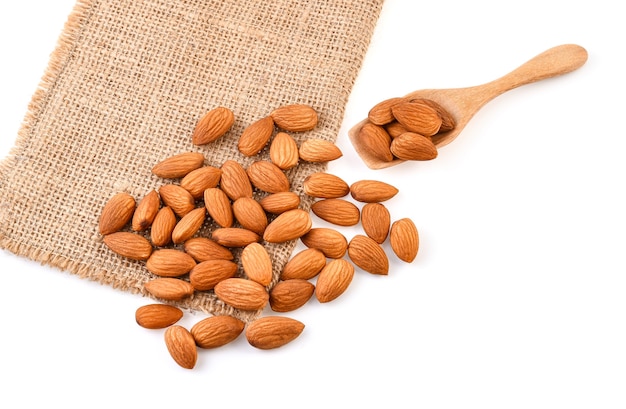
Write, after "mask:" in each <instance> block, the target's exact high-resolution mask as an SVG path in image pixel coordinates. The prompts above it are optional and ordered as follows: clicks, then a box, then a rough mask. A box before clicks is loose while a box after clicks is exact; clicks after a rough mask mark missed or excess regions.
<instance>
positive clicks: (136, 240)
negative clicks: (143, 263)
mask: <svg viewBox="0 0 626 409" xmlns="http://www.w3.org/2000/svg"><path fill="white" fill-rule="evenodd" d="M104 244H106V245H107V247H108V248H109V249H111V250H112V251H113V252H114V253H117V254H119V255H120V256H123V257H126V258H129V259H132V260H147V259H148V257H150V254H152V244H150V242H149V241H148V239H146V238H145V237H143V236H140V235H138V234H135V233H130V232H123V231H118V232H115V233H111V234H107V235H106V236H104Z"/></svg>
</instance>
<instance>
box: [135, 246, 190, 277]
mask: <svg viewBox="0 0 626 409" xmlns="http://www.w3.org/2000/svg"><path fill="white" fill-rule="evenodd" d="M195 265H196V262H195V260H194V259H193V258H192V257H191V256H190V255H189V254H187V253H185V252H183V251H180V250H177V249H159V250H155V251H153V252H152V255H151V256H150V258H149V259H148V261H146V268H147V269H148V271H150V272H151V273H152V274H154V275H157V276H159V277H180V276H182V275H185V274H187V273H188V272H189V271H191V269H192V268H194V267H195Z"/></svg>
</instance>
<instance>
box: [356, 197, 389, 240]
mask: <svg viewBox="0 0 626 409" xmlns="http://www.w3.org/2000/svg"><path fill="white" fill-rule="evenodd" d="M361 225H362V226H363V230H364V231H365V234H367V235H368V236H369V237H370V238H372V239H373V240H374V241H375V242H376V243H378V244H382V243H384V241H385V240H387V236H388V235H389V228H390V226H391V214H390V213H389V209H387V207H385V205H383V204H382V203H366V204H365V205H364V206H363V208H362V209H361Z"/></svg>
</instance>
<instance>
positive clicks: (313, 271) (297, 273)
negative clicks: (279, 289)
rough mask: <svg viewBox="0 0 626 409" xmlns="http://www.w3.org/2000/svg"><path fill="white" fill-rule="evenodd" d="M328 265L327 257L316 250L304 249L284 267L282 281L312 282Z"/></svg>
mask: <svg viewBox="0 0 626 409" xmlns="http://www.w3.org/2000/svg"><path fill="white" fill-rule="evenodd" d="M325 265H326V256H325V255H324V253H322V252H321V251H319V250H318V249H315V248H309V249H304V250H302V251H300V252H299V253H297V254H296V255H295V256H293V257H292V258H291V259H290V260H289V261H288V262H287V263H286V264H285V266H284V267H283V271H282V273H281V275H280V278H281V280H285V281H287V280H292V279H302V280H310V279H312V278H313V277H315V276H316V275H318V274H319V272H320V271H322V269H323V268H324V266H325Z"/></svg>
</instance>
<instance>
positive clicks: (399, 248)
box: [389, 218, 419, 263]
mask: <svg viewBox="0 0 626 409" xmlns="http://www.w3.org/2000/svg"><path fill="white" fill-rule="evenodd" d="M389 243H390V244H391V249H392V250H393V252H394V253H395V254H396V256H398V258H399V259H400V260H402V261H405V262H407V263H411V262H412V261H413V260H414V259H415V257H416V256H417V252H418V250H419V234H418V232H417V227H415V223H413V221H412V220H411V219H409V218H404V219H400V220H396V221H395V222H393V224H392V225H391V231H390V233H389Z"/></svg>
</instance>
